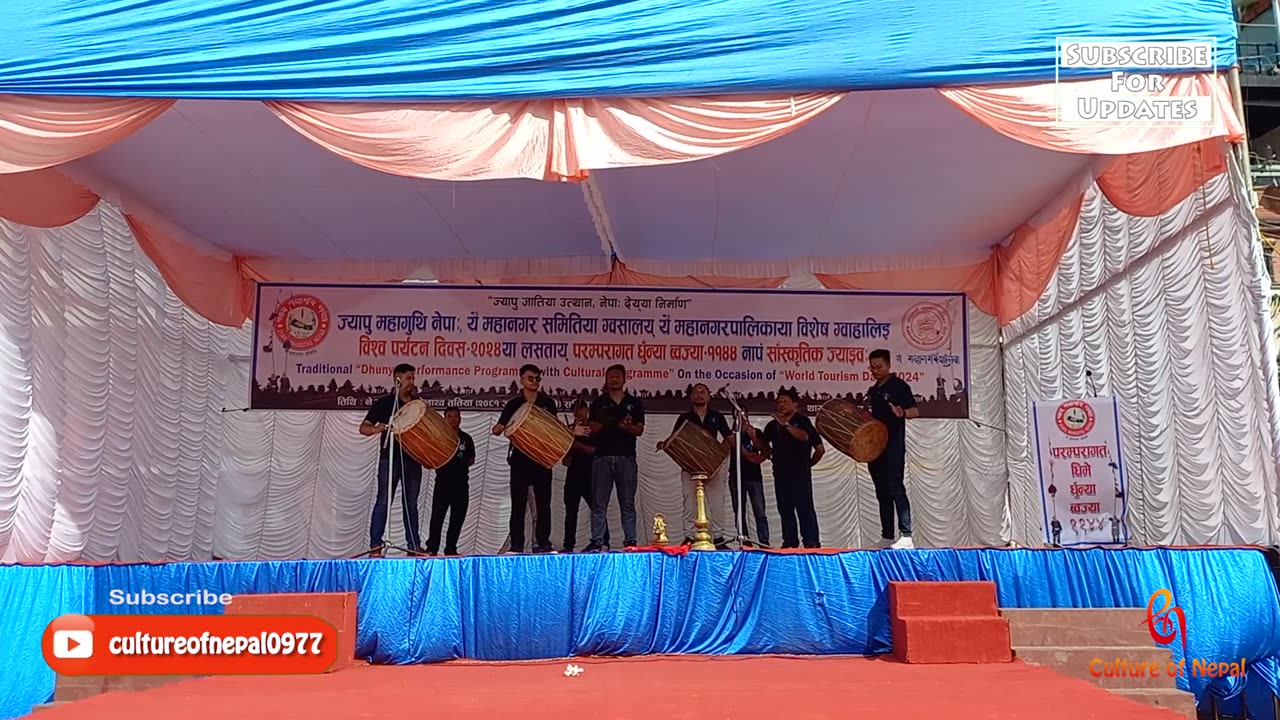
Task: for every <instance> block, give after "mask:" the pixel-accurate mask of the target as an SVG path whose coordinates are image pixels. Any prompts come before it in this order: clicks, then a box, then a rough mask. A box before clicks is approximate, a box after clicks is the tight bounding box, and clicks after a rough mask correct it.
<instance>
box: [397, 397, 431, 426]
mask: <svg viewBox="0 0 1280 720" xmlns="http://www.w3.org/2000/svg"><path fill="white" fill-rule="evenodd" d="M426 414H427V404H426V403H424V402H422V401H421V400H410V401H409V402H407V403H405V404H404V407H401V408H400V409H399V410H397V411H396V416H395V417H393V418H391V432H394V433H395V434H397V435H399V434H400V433H402V432H404V431H405V430H408V429H409V428H411V427H413V426H415V425H417V424H418V421H419V420H421V419H422V416H423V415H426Z"/></svg>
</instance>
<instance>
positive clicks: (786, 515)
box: [748, 389, 826, 549]
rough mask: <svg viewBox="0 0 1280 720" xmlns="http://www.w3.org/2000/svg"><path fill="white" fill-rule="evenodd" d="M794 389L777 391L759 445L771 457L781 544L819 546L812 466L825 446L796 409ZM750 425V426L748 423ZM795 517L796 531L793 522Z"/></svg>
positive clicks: (796, 402) (820, 455)
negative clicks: (774, 406)
mask: <svg viewBox="0 0 1280 720" xmlns="http://www.w3.org/2000/svg"><path fill="white" fill-rule="evenodd" d="M799 405H800V395H799V393H797V392H796V391H795V390H787V389H783V390H779V391H778V412H777V414H775V415H774V416H773V418H774V419H773V420H770V421H769V424H768V425H766V426H765V428H764V432H763V433H761V446H762V447H764V448H767V449H768V450H769V455H770V457H771V458H772V459H773V491H774V494H775V496H776V497H777V500H778V512H779V514H781V515H782V547H783V548H784V549H786V548H798V547H800V544H801V542H803V543H804V546H805V547H806V548H818V547H822V545H821V543H820V542H819V541H818V512H817V510H815V509H814V507H813V466H814V465H817V464H818V461H819V460H821V459H822V454H823V453H824V452H826V447H825V446H824V445H823V444H822V438H821V437H819V435H818V429H817V428H815V427H814V426H813V422H812V421H810V420H809V418H807V417H805V416H804V415H803V414H802V413H800V411H799ZM748 427H750V426H748ZM797 519H798V520H799V532H798V533H797V532H796V529H797V528H796V525H797V523H796V521H797Z"/></svg>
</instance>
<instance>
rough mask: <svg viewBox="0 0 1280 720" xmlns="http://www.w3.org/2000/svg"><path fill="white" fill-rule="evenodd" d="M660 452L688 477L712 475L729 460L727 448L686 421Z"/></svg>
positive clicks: (712, 436) (707, 433)
mask: <svg viewBox="0 0 1280 720" xmlns="http://www.w3.org/2000/svg"><path fill="white" fill-rule="evenodd" d="M662 451H663V452H665V453H666V454H667V455H669V456H671V459H672V460H675V461H676V465H679V466H680V469H681V470H684V471H685V472H687V473H689V474H690V475H695V474H697V473H706V474H707V475H712V474H714V473H715V471H717V470H719V469H720V466H721V465H723V464H724V461H725V460H727V459H728V458H729V448H727V447H725V446H724V445H723V444H721V443H718V442H716V438H715V436H714V435H712V434H711V433H709V432H707V431H706V430H704V429H703V428H701V427H699V426H698V425H695V424H693V423H691V422H687V421H686V422H685V423H683V424H682V425H681V426H680V427H678V428H676V431H675V434H674V435H672V436H671V439H670V440H667V444H666V445H664V446H663V448H662Z"/></svg>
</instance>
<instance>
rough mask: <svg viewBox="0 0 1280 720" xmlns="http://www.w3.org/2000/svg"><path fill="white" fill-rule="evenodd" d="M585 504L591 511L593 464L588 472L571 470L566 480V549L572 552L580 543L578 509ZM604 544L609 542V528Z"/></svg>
mask: <svg viewBox="0 0 1280 720" xmlns="http://www.w3.org/2000/svg"><path fill="white" fill-rule="evenodd" d="M583 504H585V505H586V506H587V513H588V515H590V512H591V466H590V465H588V466H587V467H586V472H582V471H577V472H574V471H570V472H569V475H568V477H566V478H565V481H564V550H565V551H567V552H571V551H572V550H573V547H574V545H577V543H578V511H579V510H581V509H582V506H583ZM604 544H605V545H608V544H609V529H608V528H605V531H604Z"/></svg>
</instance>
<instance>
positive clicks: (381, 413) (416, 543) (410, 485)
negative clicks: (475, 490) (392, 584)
mask: <svg viewBox="0 0 1280 720" xmlns="http://www.w3.org/2000/svg"><path fill="white" fill-rule="evenodd" d="M392 378H393V380H394V381H395V389H394V390H393V391H392V392H390V393H388V394H387V395H385V396H383V397H381V398H378V399H377V400H375V401H374V403H373V405H372V406H370V407H369V412H368V413H367V414H366V415H365V416H364V422H362V423H360V434H361V435H364V436H366V437H369V436H373V435H380V436H381V442H380V443H379V445H378V447H379V451H378V496H377V499H376V500H374V502H373V517H372V518H370V520H369V554H370V555H372V556H375V557H382V549H383V548H382V534H383V532H385V531H386V529H387V506H388V503H387V500H388V497H389V495H388V494H387V480H388V475H391V478H390V485H391V488H390V489H391V492H392V493H394V492H395V491H396V487H397V486H399V485H400V484H401V481H402V480H403V484H404V494H403V495H402V496H401V498H400V510H401V515H403V518H404V538H405V542H406V543H407V544H408V545H409V550H410V552H415V553H417V552H421V551H422V550H421V546H420V544H421V542H422V540H421V537H420V536H419V534H418V493H419V491H420V490H421V489H422V465H421V464H419V463H418V461H417V460H414V459H413V456H412V455H410V454H409V453H407V452H405V451H404V448H403V447H402V446H401V445H400V443H399V442H397V441H396V440H395V435H394V434H393V433H392V432H391V414H392V412H396V411H397V410H396V408H397V407H403V406H404V404H405V403H407V402H410V401H412V400H413V397H414V395H415V393H416V391H417V387H416V384H415V383H416V378H415V376H414V367H413V366H412V365H410V364H408V363H401V364H399V365H396V367H395V369H394V370H393V371H392ZM387 443H393V444H394V446H395V447H394V449H393V450H392V451H391V452H390V453H388V452H387ZM388 456H390V460H391V463H392V464H393V465H394V466H395V467H394V470H395V472H394V474H392V473H390V471H391V470H392V468H389V467H387V461H388Z"/></svg>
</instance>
